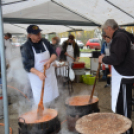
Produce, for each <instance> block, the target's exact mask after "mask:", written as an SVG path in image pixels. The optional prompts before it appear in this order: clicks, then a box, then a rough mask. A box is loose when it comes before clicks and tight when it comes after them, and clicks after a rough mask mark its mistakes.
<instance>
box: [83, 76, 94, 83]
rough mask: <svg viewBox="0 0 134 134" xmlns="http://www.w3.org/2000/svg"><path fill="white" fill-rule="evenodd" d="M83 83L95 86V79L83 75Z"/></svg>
mask: <svg viewBox="0 0 134 134" xmlns="http://www.w3.org/2000/svg"><path fill="white" fill-rule="evenodd" d="M82 79H83V83H85V84H88V85H93V84H94V82H95V77H94V76H93V75H82Z"/></svg>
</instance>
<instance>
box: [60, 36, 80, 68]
mask: <svg viewBox="0 0 134 134" xmlns="http://www.w3.org/2000/svg"><path fill="white" fill-rule="evenodd" d="M74 39H75V37H74V36H73V35H71V34H70V35H69V37H68V40H66V41H65V42H63V45H62V52H61V55H60V59H62V60H64V61H68V63H69V65H70V66H71V64H72V63H73V62H74V61H75V60H76V59H77V58H78V57H79V56H80V50H79V47H78V45H77V43H76V42H75V40H74Z"/></svg>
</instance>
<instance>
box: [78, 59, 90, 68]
mask: <svg viewBox="0 0 134 134" xmlns="http://www.w3.org/2000/svg"><path fill="white" fill-rule="evenodd" d="M79 61H81V62H85V63H86V65H85V67H86V68H87V69H90V58H88V57H80V60H79Z"/></svg>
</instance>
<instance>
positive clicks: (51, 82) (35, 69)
mask: <svg viewBox="0 0 134 134" xmlns="http://www.w3.org/2000/svg"><path fill="white" fill-rule="evenodd" d="M41 31H42V30H41V29H40V28H39V27H38V26H36V25H30V26H28V28H27V33H28V34H29V38H28V39H27V41H26V42H25V44H23V45H22V46H21V47H20V50H21V55H22V62H23V66H24V69H25V70H26V72H27V74H28V77H29V81H30V84H31V88H32V92H33V98H34V103H35V105H38V103H39V101H40V95H41V88H42V82H43V81H44V80H45V86H44V99H43V103H44V104H48V105H49V106H50V105H51V103H52V102H53V101H54V100H55V99H56V98H57V97H58V96H59V91H58V86H57V79H56V76H55V70H54V67H53V66H52V65H51V63H52V62H54V61H55V60H56V58H57V56H56V52H55V51H54V49H53V48H52V47H51V44H50V42H49V41H47V40H46V39H44V38H42V36H41ZM44 65H45V66H46V73H45V75H44V73H43V72H44Z"/></svg>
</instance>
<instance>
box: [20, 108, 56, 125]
mask: <svg viewBox="0 0 134 134" xmlns="http://www.w3.org/2000/svg"><path fill="white" fill-rule="evenodd" d="M49 110H53V111H55V112H56V116H55V117H54V118H52V119H50V120H48V121H41V122H36V123H26V122H21V121H19V120H20V117H21V116H22V115H24V114H26V113H24V114H22V115H21V116H19V118H18V123H21V124H26V125H35V124H36V125H38V124H40V123H47V122H50V121H52V120H54V119H55V118H57V117H58V112H57V110H55V109H50V108H49ZM27 113H28V112H27ZM21 118H22V117H21Z"/></svg>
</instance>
